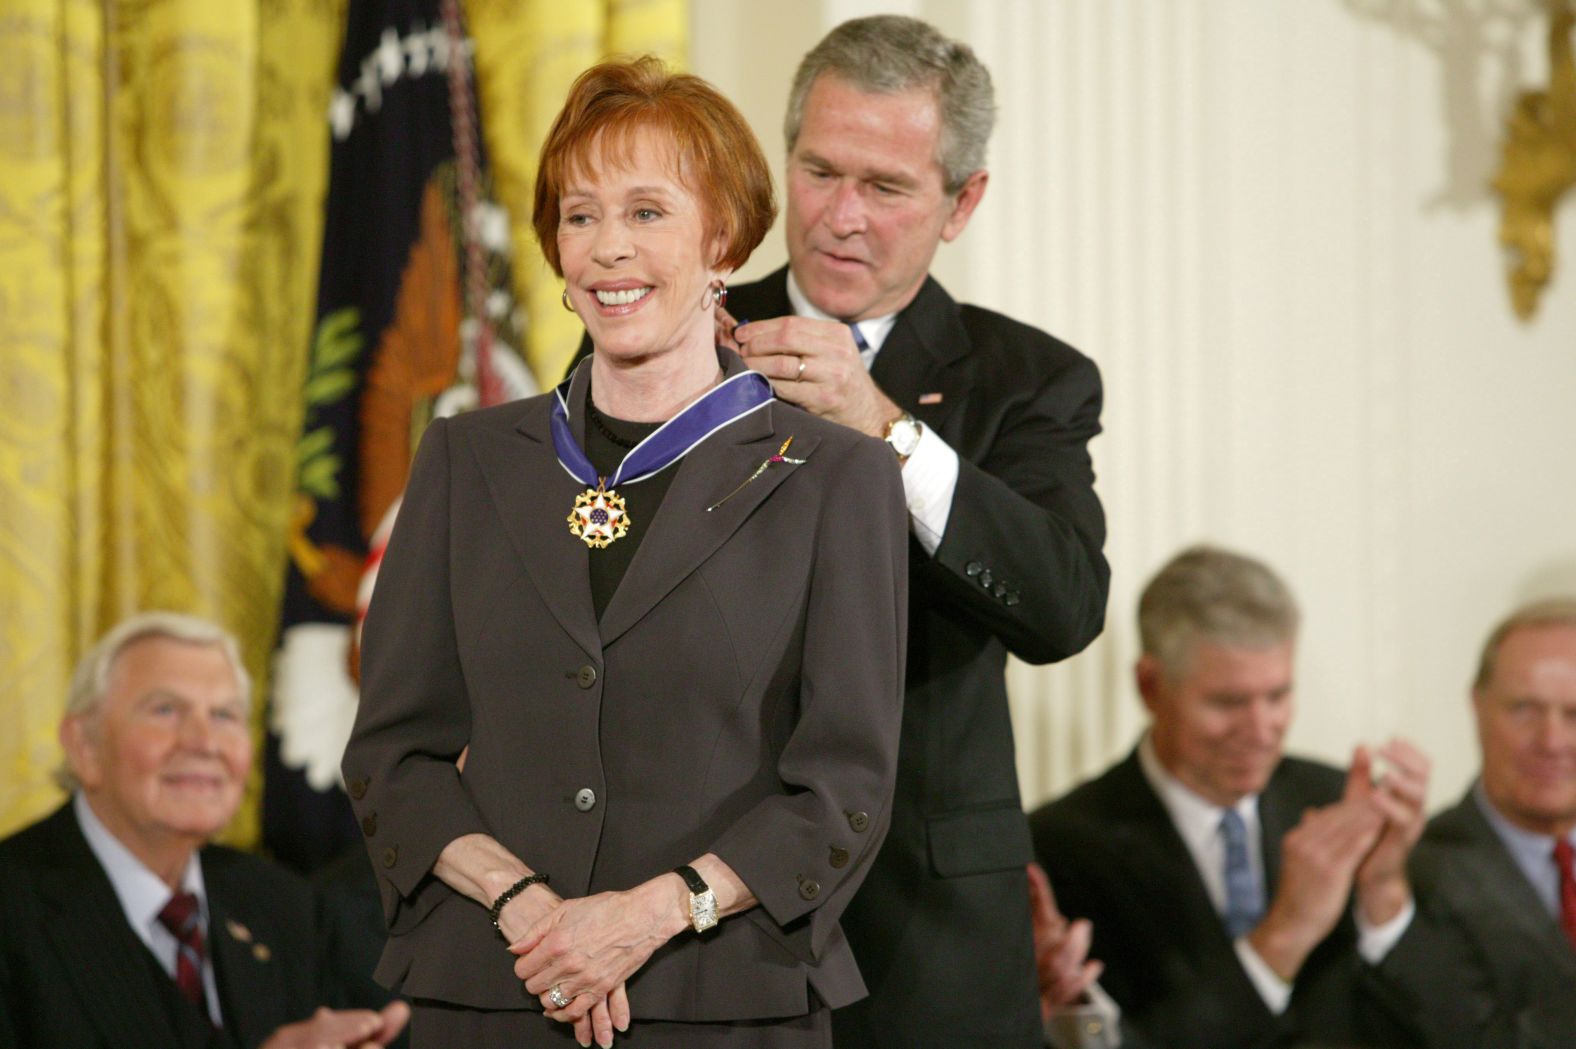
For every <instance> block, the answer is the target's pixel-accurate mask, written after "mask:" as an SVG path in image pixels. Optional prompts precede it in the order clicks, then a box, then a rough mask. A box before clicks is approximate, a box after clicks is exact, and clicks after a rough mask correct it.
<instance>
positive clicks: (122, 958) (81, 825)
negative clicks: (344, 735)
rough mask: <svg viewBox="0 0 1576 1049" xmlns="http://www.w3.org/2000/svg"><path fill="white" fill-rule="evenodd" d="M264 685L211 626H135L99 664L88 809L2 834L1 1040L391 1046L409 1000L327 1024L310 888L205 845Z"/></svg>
mask: <svg viewBox="0 0 1576 1049" xmlns="http://www.w3.org/2000/svg"><path fill="white" fill-rule="evenodd" d="M248 693H249V682H248V680H247V677H246V673H245V671H244V670H243V669H242V668H241V663H240V660H239V655H238V652H237V650H236V646H235V642H234V641H233V639H231V638H230V637H229V635H228V634H225V633H224V632H223V631H221V630H219V629H218V628H216V627H214V626H212V625H211V624H208V623H205V622H203V621H201V620H196V619H192V618H190V617H187V616H178V615H173V614H170V613H147V614H144V615H140V616H134V617H132V618H131V619H128V620H126V621H125V622H124V623H122V624H121V625H120V626H118V627H117V628H115V629H114V630H112V631H110V633H109V634H108V635H106V636H105V638H104V639H103V640H102V641H101V642H100V643H99V644H98V645H97V646H96V647H95V648H94V649H93V650H92V651H91V652H89V653H88V655H87V656H86V657H85V658H84V659H83V661H82V663H81V664H80V666H79V667H78V670H77V674H76V677H75V679H74V681H73V685H72V694H71V698H70V700H69V703H68V706H67V710H66V714H65V717H64V718H63V719H62V722H61V729H60V738H61V743H62V745H63V746H64V748H65V752H66V767H65V769H63V770H62V774H61V778H62V780H63V783H64V785H66V786H68V788H69V789H71V790H72V791H73V794H74V796H73V798H72V800H71V801H70V802H68V803H67V804H66V805H64V806H62V807H61V808H60V809H58V810H56V811H55V812H54V813H53V814H52V815H50V816H48V817H46V818H44V819H43V820H41V821H40V822H38V823H35V824H33V825H32V826H30V827H27V828H25V829H24V830H22V831H20V832H18V833H17V834H15V835H12V836H11V837H10V838H8V839H6V840H5V841H4V842H0V1047H3V1049H12V1047H34V1046H49V1047H50V1049H140V1047H154V1046H157V1047H160V1049H166V1047H176V1049H184V1047H193V1049H197V1047H201V1049H250V1047H254V1046H258V1045H262V1046H265V1047H266V1049H293V1047H297V1046H358V1047H371V1046H383V1045H386V1044H388V1041H389V1040H390V1039H391V1038H393V1037H394V1036H395V1035H396V1034H397V1033H398V1032H399V1030H400V1028H401V1027H403V1025H404V1022H405V1017H406V1015H408V1013H407V1009H406V1006H405V1005H404V1003H395V1004H393V1005H391V1006H389V1007H388V1008H387V1009H386V1010H385V1011H384V1012H383V1013H381V1014H379V1013H377V1012H372V1011H370V1010H355V1011H346V1012H334V1011H330V1010H327V1009H322V1010H318V1011H317V1012H316V1013H314V1012H313V1009H314V1007H315V1006H316V1005H317V1003H318V1002H320V1001H321V1000H323V999H322V993H323V985H324V983H325V982H326V981H325V979H324V977H325V975H326V974H325V973H324V972H323V970H322V967H321V965H320V962H319V958H318V945H317V937H316V932H315V918H314V903H313V895H312V892H311V890H310V888H309V887H308V886H307V885H306V884H305V883H304V882H302V881H300V880H299V879H297V878H296V877H295V876H294V875H291V874H289V873H287V872H285V871H284V870H283V869H281V868H278V867H275V866H274V865H273V864H270V863H268V862H266V861H264V860H261V859H258V858H255V857H251V856H246V855H243V854H241V853H238V852H234V851H232V850H229V849H224V848H219V847H217V846H211V845H207V844H206V843H207V841H208V840H209V839H210V838H211V837H212V836H213V835H214V834H217V833H218V832H219V831H220V830H221V829H222V828H223V827H224V826H225V825H226V824H227V823H229V821H230V819H231V817H232V816H234V815H235V811H236V808H237V806H238V805H239V804H240V800H241V795H242V790H243V787H244V785H245V782H246V775H247V772H248V770H249V769H250V768H251V762H252V744H251V730H250V721H249V718H248V711H249V706H250V699H249V694H248Z"/></svg>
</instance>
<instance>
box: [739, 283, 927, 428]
mask: <svg viewBox="0 0 1576 1049" xmlns="http://www.w3.org/2000/svg"><path fill="white" fill-rule="evenodd" d="M718 312H719V316H718V326H719V329H721V328H724V327H727V325H728V324H729V323H731V321H732V318H731V317H728V316H727V315H726V313H725V311H720V310H719V311H718ZM731 334H732V344H733V345H735V346H737V347H738V351H739V355H740V356H742V357H743V358H744V362H745V363H746V364H748V365H749V366H750V367H751V368H754V369H755V370H756V371H758V372H760V373H761V374H762V375H764V376H766V377H767V378H768V379H770V380H771V382H772V389H774V390H776V391H777V396H779V397H781V398H782V399H783V400H785V401H788V402H790V403H792V404H797V405H798V406H799V407H801V408H803V409H805V410H806V411H809V412H814V413H815V414H816V415H819V416H822V417H823V418H827V419H831V420H832V421H833V422H838V423H842V424H843V425H844V426H851V427H853V428H854V429H856V430H860V431H862V432H864V433H867V434H869V435H870V436H872V437H881V436H883V434H884V433H885V431H886V427H887V424H888V423H890V422H892V421H893V420H894V419H896V418H898V417H899V416H900V415H902V414H903V410H902V409H901V408H899V407H898V406H897V405H896V404H894V403H892V400H891V398H889V397H888V396H887V395H886V394H884V393H882V392H881V388H880V387H879V386H877V385H876V384H875V382H874V380H872V379H871V378H870V372H869V371H867V370H866V368H865V365H864V362H863V361H861V360H860V359H859V347H857V346H855V345H854V336H853V332H851V331H850V330H849V328H848V325H846V324H843V323H841V322H840V321H823V320H816V319H814V318H812V317H775V318H773V319H771V320H765V321H751V322H749V323H747V324H741V325H739V326H737V327H734V328H732V329H731Z"/></svg>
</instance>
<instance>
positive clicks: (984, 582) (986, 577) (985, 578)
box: [980, 568, 996, 590]
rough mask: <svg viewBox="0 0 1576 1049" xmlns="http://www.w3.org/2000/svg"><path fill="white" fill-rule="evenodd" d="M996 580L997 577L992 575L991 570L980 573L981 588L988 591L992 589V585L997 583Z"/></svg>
mask: <svg viewBox="0 0 1576 1049" xmlns="http://www.w3.org/2000/svg"><path fill="white" fill-rule="evenodd" d="M995 580H996V577H995V576H993V575H991V574H990V569H988V568H987V569H985V571H983V572H981V573H980V586H982V587H984V588H985V589H986V590H989V589H990V585H991V583H993V582H995Z"/></svg>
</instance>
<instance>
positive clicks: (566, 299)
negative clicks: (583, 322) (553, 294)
mask: <svg viewBox="0 0 1576 1049" xmlns="http://www.w3.org/2000/svg"><path fill="white" fill-rule="evenodd" d="M558 301H559V302H561V303H563V304H564V309H566V310H568V311H569V312H570V313H574V314H577V315H578V313H579V311H578V310H576V309H575V308H574V306H573V305H572V304H571V303H570V302H569V287H568V285H565V286H564V291H563V294H561V295H559V296H558Z"/></svg>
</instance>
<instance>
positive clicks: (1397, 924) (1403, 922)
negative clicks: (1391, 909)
mask: <svg viewBox="0 0 1576 1049" xmlns="http://www.w3.org/2000/svg"><path fill="white" fill-rule="evenodd" d="M1354 910H1355V916H1356V918H1357V953H1358V954H1360V955H1362V956H1363V961H1365V962H1367V963H1368V964H1369V965H1378V964H1379V963H1380V962H1382V961H1384V958H1385V955H1387V954H1389V953H1390V949H1391V948H1392V947H1394V946H1395V945H1396V944H1397V943H1399V942H1400V940H1401V937H1403V936H1405V935H1406V930H1407V929H1408V928H1409V927H1411V924H1412V918H1413V917H1415V916H1416V914H1417V903H1416V902H1415V901H1413V900H1407V901H1406V906H1405V907H1403V908H1401V913H1400V914H1397V915H1396V916H1395V917H1394V918H1391V919H1390V920H1389V921H1387V922H1385V923H1384V924H1383V925H1369V924H1368V923H1367V922H1366V921H1364V920H1363V910H1362V908H1361V907H1357V908H1355V909H1354Z"/></svg>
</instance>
